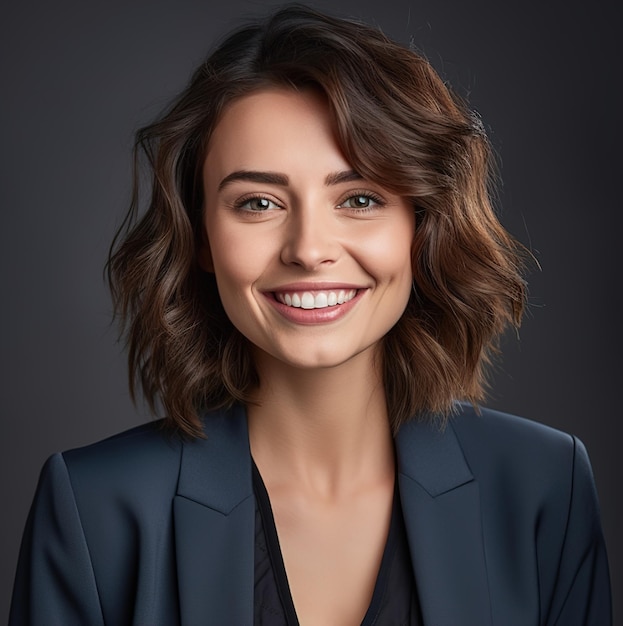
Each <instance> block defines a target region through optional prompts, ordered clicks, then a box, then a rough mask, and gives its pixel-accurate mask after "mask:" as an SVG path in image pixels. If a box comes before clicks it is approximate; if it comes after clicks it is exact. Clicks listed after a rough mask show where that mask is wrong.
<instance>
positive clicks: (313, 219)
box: [281, 204, 340, 272]
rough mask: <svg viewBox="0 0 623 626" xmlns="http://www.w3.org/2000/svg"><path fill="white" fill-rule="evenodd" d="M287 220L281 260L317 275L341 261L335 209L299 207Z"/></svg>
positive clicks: (310, 206) (309, 206)
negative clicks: (330, 265)
mask: <svg viewBox="0 0 623 626" xmlns="http://www.w3.org/2000/svg"><path fill="white" fill-rule="evenodd" d="M297 209H298V210H294V211H293V212H292V213H291V214H290V216H289V217H288V220H287V225H286V228H285V233H284V241H283V246H282V250H281V260H282V261H283V263H285V264H286V265H297V266H299V267H301V268H303V269H305V270H307V271H310V272H311V271H314V270H317V269H319V268H320V267H321V266H323V265H327V264H331V263H334V262H335V261H336V260H337V259H338V257H339V250H340V246H339V243H338V240H337V233H336V226H337V224H336V220H335V216H333V215H332V211H331V209H323V208H321V207H319V206H317V205H316V206H312V205H311V204H310V205H306V206H299V207H297Z"/></svg>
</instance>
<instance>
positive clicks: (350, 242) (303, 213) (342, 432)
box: [200, 88, 415, 626]
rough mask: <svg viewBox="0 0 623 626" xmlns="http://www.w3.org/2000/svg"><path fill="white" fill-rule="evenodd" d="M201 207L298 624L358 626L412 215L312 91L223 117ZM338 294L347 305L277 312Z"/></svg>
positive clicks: (374, 538)
mask: <svg viewBox="0 0 623 626" xmlns="http://www.w3.org/2000/svg"><path fill="white" fill-rule="evenodd" d="M249 172H254V173H255V174H253V175H249ZM258 173H259V174H258ZM275 175H278V176H275ZM204 193H205V218H204V225H205V233H204V244H203V247H202V249H201V250H200V263H201V265H202V267H203V269H204V270H206V271H209V272H214V273H215V275H216V280H217V284H218V288H219V294H220V297H221V300H222V302H223V306H224V308H225V310H226V312H227V314H228V316H229V317H230V319H231V321H232V323H233V324H234V325H235V326H236V327H237V328H238V330H239V331H240V332H241V333H242V334H243V335H245V337H247V338H248V339H249V341H250V343H251V344H252V346H253V348H252V349H253V356H254V359H255V363H256V367H257V370H258V373H259V378H260V386H259V388H258V389H257V390H256V396H255V398H254V399H255V401H256V402H254V403H252V404H250V405H249V406H248V407H247V412H248V417H249V437H250V443H251V451H252V454H253V458H254V460H255V462H256V464H257V465H258V468H259V470H260V472H261V474H262V477H263V479H264V482H265V483H266V487H267V490H268V493H269V496H270V500H271V505H272V508H273V513H274V516H275V523H276V526H277V532H278V535H279V541H280V545H281V549H282V553H283V557H284V563H285V566H286V572H287V575H288V581H289V584H290V589H291V592H292V597H293V600H294V604H295V607H296V611H297V614H298V617H299V621H300V623H301V624H302V626H315V625H323V626H326V625H327V624H331V625H344V626H346V625H349V626H350V625H353V624H360V623H361V620H362V619H363V616H364V615H365V612H366V610H367V608H368V605H369V602H370V598H371V595H372V591H373V588H374V583H375V580H376V577H377V574H378V569H379V565H380V561H381V556H382V553H383V549H384V546H385V542H386V539H387V531H388V528H389V519H390V513H391V506H392V499H393V489H394V473H395V469H394V468H395V464H394V463H395V461H394V448H393V440H392V437H391V432H390V428H389V421H388V417H387V410H386V403H385V393H384V389H383V385H382V382H381V373H380V358H379V354H380V353H379V345H380V342H381V340H382V338H383V336H384V335H385V334H386V333H387V332H388V331H389V330H390V328H391V327H392V326H393V325H394V324H395V323H396V321H397V320H398V319H399V318H400V316H401V315H402V313H403V311H404V308H405V306H406V303H407V301H408V298H409V293H410V290H411V284H412V273H411V261H410V259H411V254H410V251H411V244H412V240H413V231H414V228H415V218H414V213H413V209H412V207H411V206H410V204H409V203H408V202H407V201H406V200H405V199H403V198H401V197H399V196H396V195H395V194H392V193H389V192H388V191H387V190H385V189H383V188H381V187H380V186H379V185H377V184H374V183H372V182H371V181H368V180H365V179H362V178H360V177H358V176H357V175H356V174H355V173H354V172H353V171H352V167H351V165H350V164H349V163H348V162H347V161H346V159H345V157H344V155H343V153H342V151H341V150H340V147H339V145H338V143H337V141H336V137H335V130H334V125H333V122H332V120H331V116H330V112H329V109H328V105H327V103H326V101H325V98H324V96H323V95H321V94H319V93H317V92H315V91H312V90H305V91H294V90H290V89H279V88H274V89H266V90H262V91H258V92H255V93H253V94H251V95H248V96H245V97H243V98H241V99H239V100H237V101H235V102H234V103H232V104H231V105H230V106H229V107H228V108H227V109H226V110H225V112H224V114H223V116H222V118H221V120H220V121H219V123H218V125H217V127H216V129H215V130H214V132H213V134H212V136H211V138H210V142H209V145H208V151H207V157H206V160H205V164H204ZM340 290H341V291H343V292H344V293H345V294H349V295H354V297H353V299H352V300H350V301H349V302H348V303H346V304H342V305H340V304H335V305H334V306H330V307H324V308H319V309H313V310H312V309H303V308H293V307H288V306H286V305H285V304H283V300H284V298H285V294H286V293H287V294H288V295H292V294H294V293H298V294H299V295H302V294H303V293H304V292H305V291H307V292H308V293H311V294H312V295H317V294H318V293H319V292H323V293H324V294H325V295H326V294H328V293H329V294H330V292H331V291H333V292H334V293H335V294H338V293H339V291H340ZM322 297H323V296H321V298H322ZM280 300H281V301H280Z"/></svg>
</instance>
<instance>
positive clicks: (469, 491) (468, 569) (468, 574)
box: [396, 420, 492, 626]
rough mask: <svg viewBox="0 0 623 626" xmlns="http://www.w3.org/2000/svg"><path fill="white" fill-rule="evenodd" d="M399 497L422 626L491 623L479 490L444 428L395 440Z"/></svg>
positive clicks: (413, 430)
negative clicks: (429, 625) (427, 625)
mask: <svg viewBox="0 0 623 626" xmlns="http://www.w3.org/2000/svg"><path fill="white" fill-rule="evenodd" d="M396 454H397V457H398V474H399V475H398V481H399V487H400V498H401V505H402V511H403V516H404V519H405V526H406V529H407V536H408V541H409V548H410V552H411V561H412V564H413V569H414V573H415V581H416V585H417V589H418V595H419V600H420V606H421V608H422V616H423V619H424V623H425V624H434V625H435V626H455V625H456V624H478V625H479V626H489V625H490V624H492V617H491V606H490V597H489V584H488V578H487V566H486V560H485V552H484V544H483V529H482V520H481V516H480V494H479V489H478V484H477V482H476V481H475V480H474V477H473V475H472V472H471V470H470V468H469V466H468V464H467V461H466V460H465V457H464V455H463V451H462V450H461V447H460V445H459V442H458V440H457V437H456V434H455V432H454V430H453V428H452V424H451V423H450V424H449V425H448V426H447V427H446V428H445V429H440V428H439V427H438V426H435V422H434V421H433V420H428V421H412V422H409V423H407V424H405V426H403V427H402V428H401V429H400V431H399V433H398V435H397V437H396Z"/></svg>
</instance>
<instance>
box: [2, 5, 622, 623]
mask: <svg viewBox="0 0 623 626" xmlns="http://www.w3.org/2000/svg"><path fill="white" fill-rule="evenodd" d="M141 150H142V151H144V153H145V154H146V156H147V163H148V166H149V167H150V168H151V173H152V183H153V184H152V189H151V200H150V204H149V207H148V209H147V211H146V213H145V214H144V215H143V216H138V215H137V212H138V204H139V200H138V182H137V183H136V192H135V198H134V202H133V205H132V208H131V210H130V213H129V215H128V219H127V222H126V227H125V228H124V230H123V231H122V233H121V234H120V237H119V239H118V241H117V243H116V245H115V246H114V250H113V254H112V256H111V259H110V263H109V276H110V282H111V287H112V293H113V299H114V301H115V304H116V307H117V311H118V313H119V315H120V317H121V319H122V321H123V322H124V324H125V329H126V331H127V339H128V348H129V364H130V372H131V385H132V388H133V389H134V385H135V381H138V382H139V383H140V385H141V387H142V390H143V393H144V394H145V397H146V398H147V400H148V402H149V403H150V405H151V406H152V408H153V409H154V410H156V408H157V407H158V406H160V405H161V406H162V407H163V408H164V411H165V413H166V415H167V417H166V418H165V419H164V420H162V421H159V422H155V423H153V424H149V425H146V426H142V427H139V428H136V429H133V430H131V431H128V432H126V433H122V434H120V435H117V436H116V437H113V438H111V439H108V440H105V441H103V442H100V443H97V444H94V445H92V446H89V447H87V448H82V449H78V450H72V451H69V452H66V453H64V454H61V455H55V456H53V457H52V458H51V459H50V460H49V461H48V463H47V464H46V466H45V468H44V470H43V472H42V476H41V480H40V484H39V488H38V491H37V495H36V497H35V502H34V504H33V508H32V511H31V515H30V517H29V520H28V524H27V528H26V531H25V537H24V542H23V546H22V552H21V556H20V563H19V566H18V573H17V579H16V586H15V592H14V598H13V606H12V613H11V618H10V619H11V624H63V625H68V624H114V625H115V626H116V625H121V624H146V625H147V624H149V625H152V624H163V625H170V624H178V623H180V624H218V625H221V624H234V625H239V624H240V625H247V624H248V625H250V624H262V625H266V626H267V625H273V624H296V623H300V624H302V625H307V624H322V625H327V624H331V625H333V624H336V625H338V624H339V625H342V624H344V625H346V624H349V625H350V624H376V625H381V624H392V625H393V624H410V625H413V624H426V625H427V626H428V625H433V626H440V625H446V624H447V625H452V626H457V625H472V624H473V625H475V626H476V625H477V626H483V625H487V624H502V625H504V626H512V625H514V624H517V625H522V626H524V625H527V624H561V625H562V624H564V625H573V624H578V625H579V624H600V625H602V624H609V623H610V595H609V594H610V592H609V582H608V569H607V560H606V555H605V549H604V544H603V537H602V532H601V527H600V521H599V514H598V507H597V503H596V498H595V490H594V485H593V481H592V475H591V469H590V465H589V462H588V458H587V456H586V452H585V450H584V448H583V446H582V444H581V443H580V442H579V441H577V440H576V439H575V438H573V437H570V436H568V435H565V434H563V433H560V432H557V431H554V430H552V429H549V428H546V427H544V426H540V425H537V424H534V423H532V422H528V421H526V420H522V419H520V418H516V417H512V416H508V415H504V414H499V413H494V412H492V411H488V410H485V409H482V410H476V409H474V408H471V407H470V405H469V404H465V403H470V404H471V405H472V406H476V403H477V402H479V401H480V400H482V398H483V395H484V394H483V391H484V385H485V381H484V369H485V366H486V365H487V363H488V360H489V357H490V355H491V354H492V352H494V351H495V345H496V340H497V338H498V337H499V336H500V334H501V332H502V331H503V330H504V329H505V327H506V326H508V325H514V326H518V325H519V322H520V318H521V314H522V310H523V306H524V300H525V284H524V282H523V279H522V277H521V267H522V263H521V253H520V248H519V247H518V245H517V244H516V243H515V242H514V241H513V240H512V238H511V237H510V236H509V235H508V234H507V233H506V232H505V231H504V229H503V228H502V227H501V225H500V224H499V222H498V221H497V219H496V217H495V215H494V212H493V210H492V207H491V203H490V199H489V193H488V184H489V173H490V172H489V168H490V157H489V148H488V144H487V139H486V136H485V133H484V131H483V128H482V125H481V123H480V121H479V119H478V118H477V117H476V116H474V115H473V114H472V113H471V112H470V111H469V110H468V109H467V108H466V107H465V106H464V105H463V104H462V103H461V102H459V101H458V100H457V99H456V98H455V97H453V96H452V94H451V93H450V92H449V91H448V89H447V88H446V87H445V85H444V84H443V82H442V81H441V80H440V79H439V77H438V76H437V75H436V74H435V72H434V71H433V70H432V68H431V67H430V66H429V65H428V63H427V62H426V61H425V60H424V59H422V58H421V57H420V56H418V55H417V54H416V53H414V52H413V51H410V50H408V49H406V48H404V47H402V46H400V45H398V44H396V43H393V42H391V41H389V40H388V39H387V38H386V37H385V36H383V35H382V34H381V33H380V32H378V31H377V30H375V29H372V28H369V27H367V26H364V25H361V24H357V23H353V22H349V21H343V20H338V19H334V18H330V17H327V16H325V15H322V14H318V13H316V12H313V11H311V10H309V9H305V8H301V7H291V8H286V9H283V10H280V11H277V12H276V13H275V14H274V15H272V16H271V17H269V18H268V19H267V20H266V21H264V22H261V23H258V24H253V25H250V26H248V27H244V28H242V29H240V30H238V31H236V32H235V33H233V34H232V35H230V36H229V37H228V38H227V39H226V40H225V41H224V42H223V43H222V44H221V45H220V46H219V47H218V48H217V49H216V50H215V51H214V52H213V53H212V55H211V56H210V57H209V58H208V60H207V61H206V62H205V63H204V64H203V65H202V66H201V67H200V68H199V69H198V70H197V71H196V73H195V75H194V76H193V78H192V80H191V83H190V85H189V86H188V88H187V89H186V90H185V91H184V93H182V94H181V96H180V97H179V98H178V99H177V101H176V102H175V104H174V105H173V106H172V108H171V109H170V111H168V112H167V113H166V114H165V115H164V116H163V117H162V118H161V119H160V120H158V121H157V122H155V123H154V124H153V125H151V126H149V127H147V128H146V129H143V130H142V131H140V132H139V134H138V140H137V155H138V154H139V153H140V151H141ZM137 160H138V157H137ZM138 176H139V174H138V169H137V174H136V180H137V181H138ZM464 402H465V403H464Z"/></svg>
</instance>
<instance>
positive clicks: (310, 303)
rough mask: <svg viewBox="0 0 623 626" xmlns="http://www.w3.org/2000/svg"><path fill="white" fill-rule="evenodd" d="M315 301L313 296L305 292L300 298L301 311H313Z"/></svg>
mask: <svg viewBox="0 0 623 626" xmlns="http://www.w3.org/2000/svg"><path fill="white" fill-rule="evenodd" d="M315 305H316V300H315V298H314V296H313V294H311V293H309V291H306V292H305V293H304V294H303V297H302V298H301V308H302V309H313V308H315Z"/></svg>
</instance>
